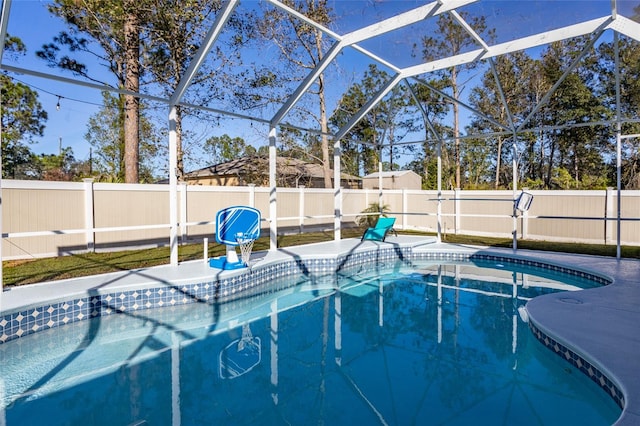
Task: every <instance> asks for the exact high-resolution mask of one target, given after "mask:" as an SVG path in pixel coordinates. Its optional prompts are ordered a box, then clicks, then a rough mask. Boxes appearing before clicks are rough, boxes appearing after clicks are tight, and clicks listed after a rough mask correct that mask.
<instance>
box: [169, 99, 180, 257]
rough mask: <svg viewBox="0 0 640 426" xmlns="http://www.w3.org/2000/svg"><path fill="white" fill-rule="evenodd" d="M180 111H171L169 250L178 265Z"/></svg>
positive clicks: (173, 107)
mask: <svg viewBox="0 0 640 426" xmlns="http://www.w3.org/2000/svg"><path fill="white" fill-rule="evenodd" d="M177 114H178V111H177V109H176V107H175V105H174V106H172V107H171V110H170V111H169V250H170V253H171V255H170V263H171V266H178V175H177V172H178V134H177V122H176V118H177Z"/></svg>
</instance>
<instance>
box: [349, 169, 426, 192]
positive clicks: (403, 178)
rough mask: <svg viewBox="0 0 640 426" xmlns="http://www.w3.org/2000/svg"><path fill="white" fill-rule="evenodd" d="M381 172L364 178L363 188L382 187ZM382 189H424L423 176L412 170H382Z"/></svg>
mask: <svg viewBox="0 0 640 426" xmlns="http://www.w3.org/2000/svg"><path fill="white" fill-rule="evenodd" d="M379 182H380V173H371V174H369V175H366V176H364V177H363V178H362V188H364V189H380V185H379ZM382 189H422V177H420V175H419V174H417V173H416V172H414V171H412V170H394V171H390V172H382Z"/></svg>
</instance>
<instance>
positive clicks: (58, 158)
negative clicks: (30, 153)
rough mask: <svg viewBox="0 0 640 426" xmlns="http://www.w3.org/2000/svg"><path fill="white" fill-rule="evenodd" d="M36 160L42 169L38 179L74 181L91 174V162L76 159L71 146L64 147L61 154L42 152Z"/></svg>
mask: <svg viewBox="0 0 640 426" xmlns="http://www.w3.org/2000/svg"><path fill="white" fill-rule="evenodd" d="M36 160H37V161H36V164H37V166H38V168H39V169H40V175H39V177H38V179H42V180H51V181H74V180H78V179H80V178H82V177H87V176H90V174H91V173H90V164H89V162H88V161H78V160H76V159H75V157H74V156H73V149H71V147H65V148H63V149H62V151H61V152H60V154H41V155H40V156H38V157H36Z"/></svg>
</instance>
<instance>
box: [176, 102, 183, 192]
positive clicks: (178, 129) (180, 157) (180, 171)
mask: <svg viewBox="0 0 640 426" xmlns="http://www.w3.org/2000/svg"><path fill="white" fill-rule="evenodd" d="M176 157H177V160H176V175H177V177H178V182H182V180H183V179H184V151H183V149H182V108H181V107H180V106H178V105H176Z"/></svg>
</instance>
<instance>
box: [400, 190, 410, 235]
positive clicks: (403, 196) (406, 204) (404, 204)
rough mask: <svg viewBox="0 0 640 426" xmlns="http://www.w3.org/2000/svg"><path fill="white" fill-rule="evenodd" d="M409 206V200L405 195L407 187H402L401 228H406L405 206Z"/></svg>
mask: <svg viewBox="0 0 640 426" xmlns="http://www.w3.org/2000/svg"><path fill="white" fill-rule="evenodd" d="M408 206H409V200H408V196H407V189H406V188H402V229H407V217H409V216H408V215H407V208H408Z"/></svg>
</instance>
